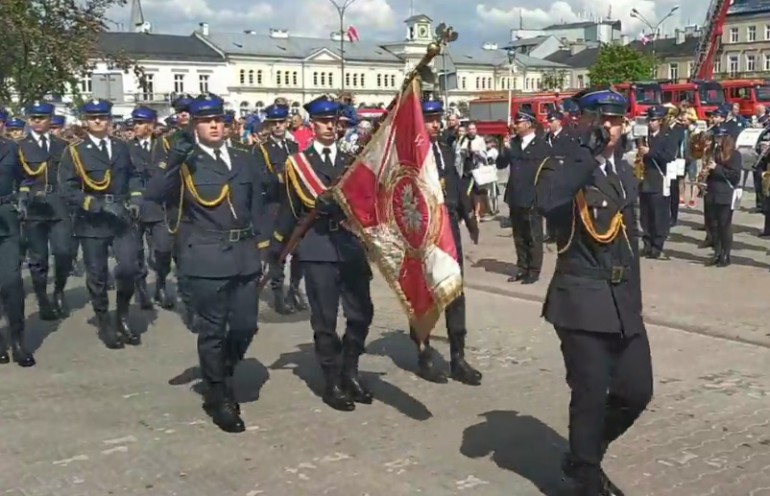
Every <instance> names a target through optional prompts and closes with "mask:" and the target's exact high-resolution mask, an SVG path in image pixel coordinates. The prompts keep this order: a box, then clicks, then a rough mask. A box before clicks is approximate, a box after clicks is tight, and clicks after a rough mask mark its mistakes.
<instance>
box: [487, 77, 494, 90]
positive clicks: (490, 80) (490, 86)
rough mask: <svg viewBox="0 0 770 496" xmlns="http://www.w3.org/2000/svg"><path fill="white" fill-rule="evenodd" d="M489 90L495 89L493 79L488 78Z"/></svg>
mask: <svg viewBox="0 0 770 496" xmlns="http://www.w3.org/2000/svg"><path fill="white" fill-rule="evenodd" d="M487 88H489V89H490V90H491V89H493V86H492V78H487Z"/></svg>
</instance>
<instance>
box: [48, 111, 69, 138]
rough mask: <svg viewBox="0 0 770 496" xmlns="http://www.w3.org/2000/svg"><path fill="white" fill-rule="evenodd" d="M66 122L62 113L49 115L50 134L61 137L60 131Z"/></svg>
mask: <svg viewBox="0 0 770 496" xmlns="http://www.w3.org/2000/svg"><path fill="white" fill-rule="evenodd" d="M66 124H67V119H66V118H65V117H64V116H63V115H54V116H53V117H51V134H53V135H54V136H56V137H57V138H61V137H62V136H61V133H62V131H64V126H65V125H66Z"/></svg>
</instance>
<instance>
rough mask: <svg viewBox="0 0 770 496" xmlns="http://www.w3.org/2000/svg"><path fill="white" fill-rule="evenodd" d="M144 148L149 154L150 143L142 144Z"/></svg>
mask: <svg viewBox="0 0 770 496" xmlns="http://www.w3.org/2000/svg"><path fill="white" fill-rule="evenodd" d="M142 148H144V151H146V152H149V151H150V142H149V141H143V142H142Z"/></svg>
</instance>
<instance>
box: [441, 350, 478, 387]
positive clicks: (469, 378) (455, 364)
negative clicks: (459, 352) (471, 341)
mask: <svg viewBox="0 0 770 496" xmlns="http://www.w3.org/2000/svg"><path fill="white" fill-rule="evenodd" d="M449 370H450V376H451V377H452V379H454V380H455V381H458V382H462V383H463V384H467V385H468V386H479V385H481V378H482V377H483V376H482V374H481V372H479V371H478V370H476V369H474V368H473V367H471V365H470V364H469V363H468V362H466V361H465V358H464V357H462V356H457V357H453V358H452V359H451V361H450V362H449Z"/></svg>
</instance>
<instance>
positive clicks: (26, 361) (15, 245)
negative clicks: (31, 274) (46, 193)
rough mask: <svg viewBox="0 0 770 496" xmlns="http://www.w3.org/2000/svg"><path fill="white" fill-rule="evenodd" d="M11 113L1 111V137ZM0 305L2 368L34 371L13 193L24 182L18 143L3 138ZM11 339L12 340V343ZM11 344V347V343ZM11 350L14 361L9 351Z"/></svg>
mask: <svg viewBox="0 0 770 496" xmlns="http://www.w3.org/2000/svg"><path fill="white" fill-rule="evenodd" d="M7 121H8V112H6V111H5V109H3V108H2V107H0V134H2V131H3V127H4V126H3V124H4V123H6V122H7ZM0 172H2V173H1V174H0V302H2V308H3V313H4V314H5V316H6V317H7V318H8V332H9V334H10V336H6V335H5V332H6V330H2V331H0V364H4V363H8V362H9V361H10V359H11V358H13V361H14V362H16V364H17V365H19V366H20V367H32V366H34V365H35V358H34V357H33V356H32V353H30V352H29V350H28V349H27V347H26V344H25V339H24V285H23V283H22V280H21V250H20V244H21V243H20V240H21V229H20V222H19V213H18V211H19V210H21V209H19V208H17V206H16V204H15V202H16V195H15V194H14V190H15V189H16V188H18V186H19V183H20V182H21V179H22V177H21V165H20V164H19V152H18V147H17V145H16V143H14V142H13V141H12V140H10V139H6V138H3V137H2V136H0ZM9 338H10V339H9ZM9 341H10V343H9ZM9 346H10V348H11V357H9V356H8V348H9Z"/></svg>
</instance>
